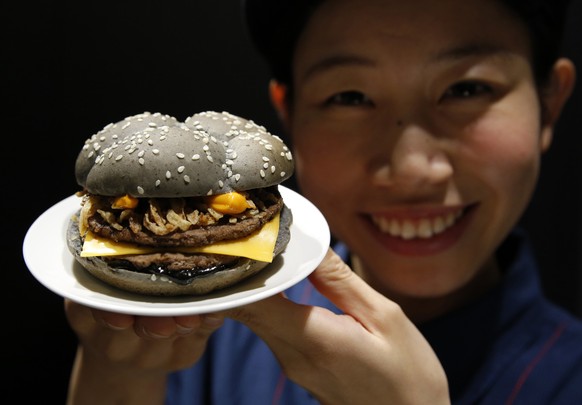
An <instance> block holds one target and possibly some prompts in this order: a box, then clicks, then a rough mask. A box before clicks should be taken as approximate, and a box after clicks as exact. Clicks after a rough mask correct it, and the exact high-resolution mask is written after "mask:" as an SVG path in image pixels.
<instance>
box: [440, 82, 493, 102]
mask: <svg viewBox="0 0 582 405" xmlns="http://www.w3.org/2000/svg"><path fill="white" fill-rule="evenodd" d="M491 92H492V89H491V87H490V86H489V85H487V84H485V83H481V82H460V83H456V84H454V85H452V86H451V87H449V88H448V89H447V91H446V92H445V94H444V95H443V97H442V98H443V99H448V98H462V99H463V98H471V97H477V96H481V95H484V94H490V93H491Z"/></svg>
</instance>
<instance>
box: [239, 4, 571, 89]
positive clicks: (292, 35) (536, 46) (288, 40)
mask: <svg viewBox="0 0 582 405" xmlns="http://www.w3.org/2000/svg"><path fill="white" fill-rule="evenodd" d="M323 1H324V0H242V7H243V10H242V11H243V17H244V22H245V25H246V27H247V32H248V34H249V37H250V40H251V42H252V43H253V44H254V46H255V48H256V49H257V51H258V52H259V53H260V55H261V56H262V57H263V58H264V59H265V61H266V62H267V64H268V66H269V68H270V70H271V74H272V75H273V77H274V78H275V79H276V80H278V81H279V82H281V83H284V84H291V83H292V72H291V66H292V59H293V52H294V50H295V45H296V42H297V39H298V37H299V35H300V34H301V31H302V30H303V28H304V27H305V24H306V23H307V21H308V19H309V17H310V16H311V14H312V13H313V11H314V10H315V9H316V8H317V7H318V6H319V5H320V4H321V3H322V2H323ZM497 1H501V2H502V3H503V4H505V5H506V6H507V7H508V8H509V9H510V10H512V11H513V12H514V14H515V15H516V16H517V17H518V18H519V19H520V20H521V21H523V22H524V23H525V25H526V26H527V28H528V31H529V35H530V42H531V46H532V63H533V70H534V75H535V79H536V82H537V84H538V85H539V86H541V85H542V84H543V83H545V81H546V80H547V78H548V76H549V73H550V71H551V68H552V66H553V64H554V62H555V61H556V59H557V58H558V57H559V55H560V52H561V49H562V47H561V44H562V35H563V30H564V24H565V19H566V15H567V10H568V5H569V3H570V1H569V0H497Z"/></svg>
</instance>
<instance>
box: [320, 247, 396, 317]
mask: <svg viewBox="0 0 582 405" xmlns="http://www.w3.org/2000/svg"><path fill="white" fill-rule="evenodd" d="M309 280H310V281H311V283H312V284H313V285H314V286H315V288H317V290H318V291H319V292H320V293H321V294H323V295H324V296H325V297H326V298H327V299H329V300H330V301H331V302H332V303H333V304H334V305H335V306H336V307H338V308H339V309H340V310H342V311H343V312H344V313H346V314H348V315H351V316H352V317H354V318H355V319H357V320H358V321H360V322H361V323H363V324H368V322H367V321H372V320H374V319H377V318H376V316H377V315H378V314H377V312H378V308H382V307H383V306H384V308H385V305H386V303H387V301H388V300H387V299H386V297H384V296H383V295H381V294H380V293H378V292H377V291H376V290H374V289H373V288H372V287H370V286H369V285H368V284H367V283H366V282H365V281H364V280H362V278H361V277H360V276H358V275H357V274H356V273H355V272H354V271H353V270H352V269H351V268H350V267H349V266H348V265H347V264H346V263H345V262H344V261H343V260H342V259H341V258H340V257H339V256H338V255H337V254H336V253H335V252H334V251H333V250H332V249H331V248H330V249H328V251H327V253H326V255H325V258H324V259H323V261H322V262H321V264H320V265H319V266H318V267H317V269H315V271H314V272H313V273H312V274H311V275H310V276H309ZM394 305H396V304H394Z"/></svg>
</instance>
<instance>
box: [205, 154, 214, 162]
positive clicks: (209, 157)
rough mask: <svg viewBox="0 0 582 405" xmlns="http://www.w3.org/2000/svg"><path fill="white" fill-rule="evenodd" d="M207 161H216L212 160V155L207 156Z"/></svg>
mask: <svg viewBox="0 0 582 405" xmlns="http://www.w3.org/2000/svg"><path fill="white" fill-rule="evenodd" d="M206 159H208V161H209V162H210V163H212V162H214V159H212V156H210V155H208V156H206Z"/></svg>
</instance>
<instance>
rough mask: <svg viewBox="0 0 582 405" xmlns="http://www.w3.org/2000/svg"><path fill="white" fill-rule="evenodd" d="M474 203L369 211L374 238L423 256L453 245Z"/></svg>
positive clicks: (392, 248)
mask: <svg viewBox="0 0 582 405" xmlns="http://www.w3.org/2000/svg"><path fill="white" fill-rule="evenodd" d="M475 208H476V206H475V205H472V206H468V207H458V208H454V209H447V210H445V211H442V210H439V212H432V213H428V212H424V213H422V214H418V213H417V214H415V215H412V216H411V215H408V216H406V215H397V216H391V215H386V214H382V215H380V214H375V215H371V216H370V218H371V221H370V222H368V223H369V224H370V228H371V231H372V234H373V236H374V238H375V239H376V240H377V241H378V242H379V243H380V244H381V245H382V246H383V247H384V248H386V249H388V250H390V251H392V252H393V253H397V254H401V255H406V256H427V255H434V254H437V253H441V252H443V251H445V250H446V249H448V248H450V247H451V246H453V245H454V244H455V243H456V242H457V241H458V240H459V239H460V238H461V236H462V234H463V232H464V230H465V229H466V228H467V226H468V224H469V222H470V219H471V218H472V217H473V213H474V212H475V211H476V210H475Z"/></svg>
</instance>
